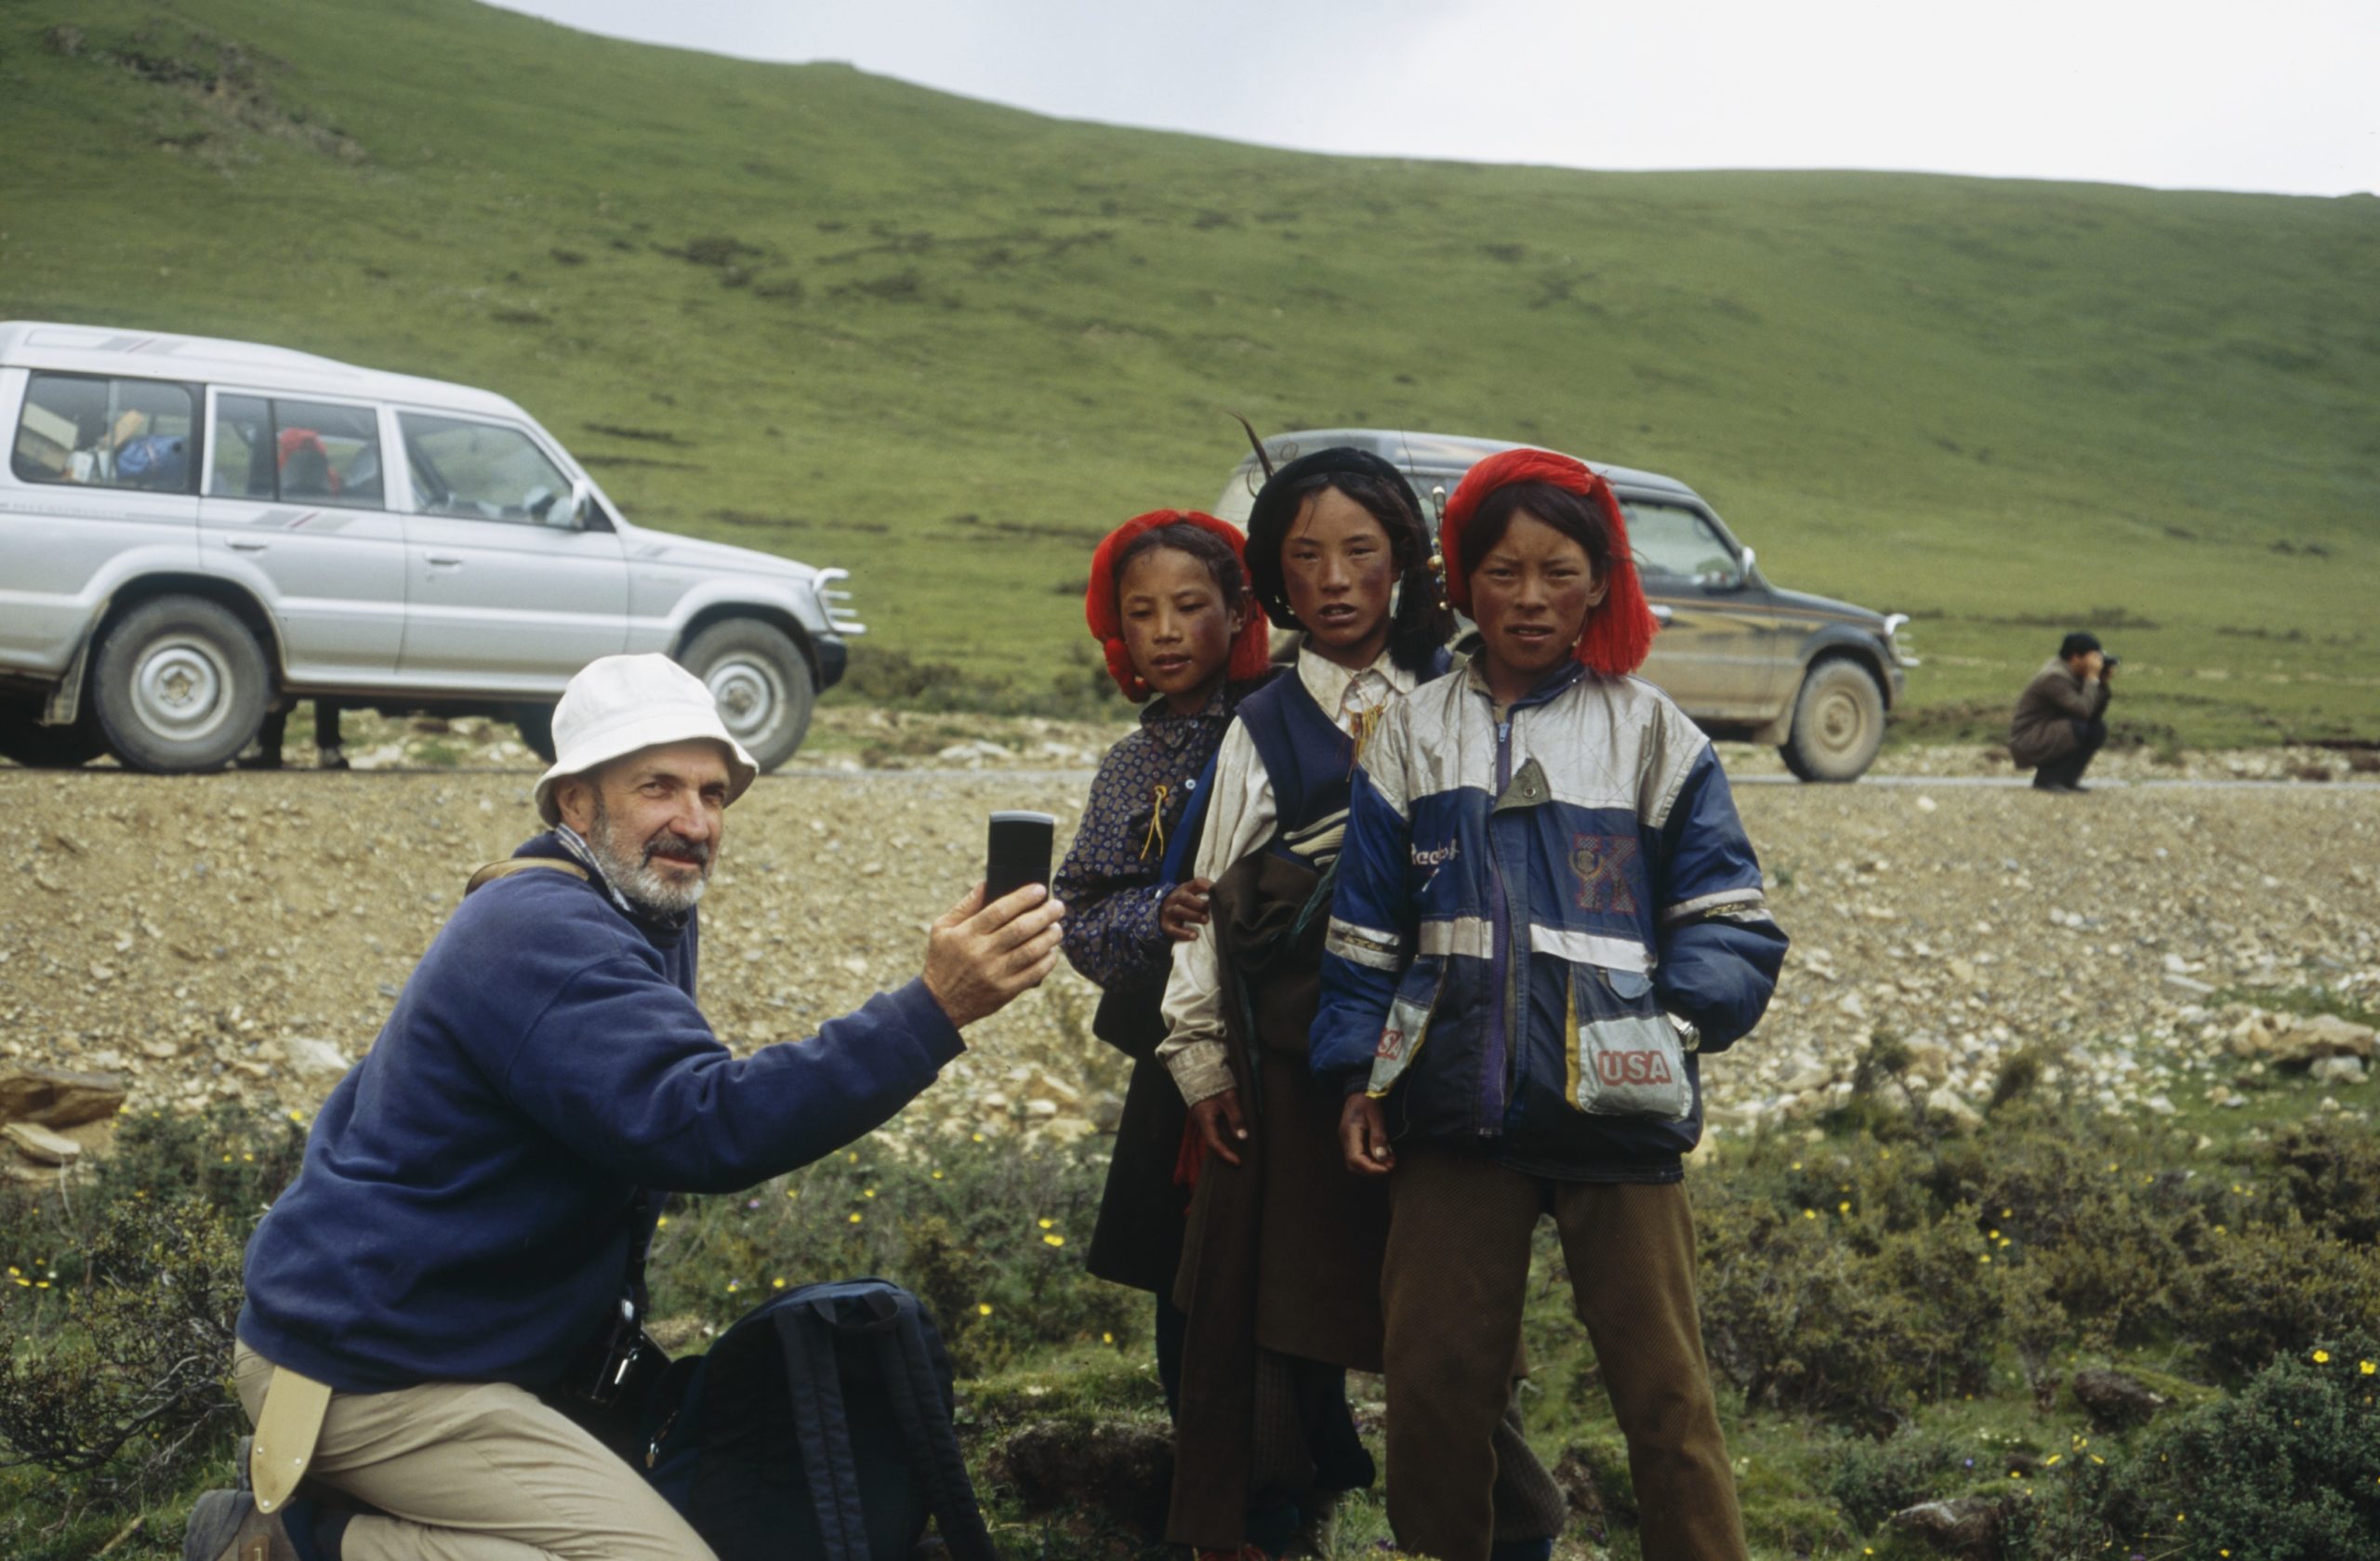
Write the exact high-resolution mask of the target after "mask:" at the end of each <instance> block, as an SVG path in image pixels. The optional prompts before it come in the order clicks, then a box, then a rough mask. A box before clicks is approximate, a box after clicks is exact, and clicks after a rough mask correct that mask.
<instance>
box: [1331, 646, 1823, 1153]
mask: <svg viewBox="0 0 2380 1561" xmlns="http://www.w3.org/2000/svg"><path fill="white" fill-rule="evenodd" d="M1331 909H1332V915H1331V920H1330V933H1329V944H1328V953H1327V955H1326V957H1325V959H1324V960H1323V971H1322V1003H1321V1009H1320V1012H1319V1013H1318V1014H1317V1016H1316V1020H1315V1027H1314V1032H1313V1037H1312V1049H1311V1053H1310V1055H1311V1057H1312V1060H1313V1065H1314V1067H1315V1070H1316V1073H1318V1074H1320V1075H1322V1076H1323V1077H1324V1078H1326V1079H1327V1080H1329V1082H1331V1083H1333V1084H1335V1085H1337V1086H1338V1087H1339V1088H1341V1089H1342V1091H1345V1092H1347V1093H1350V1094H1352V1093H1354V1092H1355V1091H1356V1090H1359V1089H1369V1091H1371V1092H1372V1093H1373V1094H1374V1095H1376V1096H1382V1097H1385V1099H1386V1100H1387V1103H1388V1107H1387V1109H1388V1118H1389V1123H1390V1130H1391V1132H1392V1134H1393V1136H1395V1138H1397V1139H1398V1140H1400V1141H1419V1142H1425V1143H1434V1144H1446V1145H1449V1146H1456V1147H1462V1148H1467V1149H1471V1150H1474V1151H1476V1152H1480V1153H1485V1154H1488V1155H1490V1156H1492V1157H1494V1158H1497V1159H1498V1160H1500V1161H1502V1162H1503V1163H1505V1164H1508V1165H1511V1166H1513V1167H1514V1168H1515V1169H1517V1170H1522V1171H1528V1172H1530V1173H1531V1174H1535V1175H1542V1176H1551V1177H1557V1178H1564V1179H1568V1180H1582V1181H1637V1182H1666V1181H1674V1180H1676V1179H1677V1178H1678V1177H1679V1176H1680V1175H1681V1174H1682V1173H1683V1169H1682V1166H1681V1163H1680V1157H1681V1156H1682V1155H1684V1154H1685V1153H1686V1152H1687V1151H1689V1150H1691V1149H1692V1148H1693V1147H1694V1146H1695V1144H1697V1143H1698V1142H1699V1141H1700V1138H1701V1131H1702V1091H1701V1080H1700V1074H1699V1067H1698V1060H1697V1052H1698V1051H1699V1052H1700V1053H1709V1052H1718V1051H1723V1050H1725V1049H1726V1047H1727V1046H1729V1045H1731V1044H1733V1043H1734V1042H1735V1041H1736V1040H1737V1039H1738V1038H1739V1037H1741V1036H1743V1035H1744V1034H1746V1033H1747V1032H1748V1031H1750V1030H1751V1029H1752V1025H1754V1024H1756V1023H1758V1021H1759V1019H1760V1016H1761V1013H1762V1012H1763V1011H1764V1010H1765V1009H1766V1007H1767V1006H1768V998H1769V994H1770V992H1771V991H1772V990H1774V988H1775V986H1776V982H1777V972H1778V966H1779V965H1781V964H1782V963H1783V961H1784V957H1785V946H1786V938H1785V933H1784V932H1783V931H1782V930H1781V929H1780V928H1778V925H1777V923H1776V921H1775V919H1773V918H1771V917H1770V915H1769V914H1768V910H1767V906H1766V902H1765V897H1764V896H1763V894H1762V892H1761V873H1760V863H1759V861H1758V860H1757V859H1756V858H1755V857H1754V856H1753V854H1752V842H1751V841H1750V840H1747V839H1746V838H1745V835H1744V830H1743V825H1742V824H1741V822H1740V821H1739V820H1738V818H1737V816H1736V808H1735V801H1734V799H1733V797H1732V795H1731V794H1730V793H1729V791H1728V787H1727V777H1726V772H1724V771H1723V770H1722V769H1721V768H1720V767H1719V762H1718V758H1717V756H1716V755H1715V754H1714V753H1713V752H1712V747H1711V742H1710V739H1709V738H1708V737H1706V736H1704V735H1703V734H1702V733H1701V732H1700V731H1699V729H1698V728H1697V727H1696V726H1695V725H1694V723H1693V722H1692V721H1689V720H1687V719H1686V715H1685V713H1684V712H1683V711H1681V710H1680V709H1678V708H1677V707H1676V706H1675V705H1673V704H1672V703H1671V702H1670V700H1669V698H1668V697H1667V696H1666V695H1663V694H1662V693H1661V692H1660V691H1659V689H1657V688H1655V687H1654V686H1653V685H1652V684H1650V683H1648V682H1646V681H1643V680H1642V679H1639V678H1610V677H1604V676H1601V675H1598V674H1596V673H1593V672H1590V671H1588V670H1587V669H1585V668H1582V667H1580V666H1578V665H1577V664H1575V663H1570V664H1566V665H1565V667H1564V668H1562V669H1561V670H1560V671H1558V672H1555V673H1553V674H1551V675H1549V676H1548V678H1547V679H1546V681H1544V682H1543V683H1541V684H1540V685H1539V687H1538V688H1537V689H1536V690H1535V691H1533V692H1532V693H1530V694H1529V695H1527V697H1526V698H1523V699H1520V700H1518V701H1515V702H1514V704H1513V706H1512V707H1511V708H1509V709H1508V710H1507V711H1506V712H1505V713H1504V720H1503V721H1502V722H1501V724H1500V723H1499V722H1498V721H1497V720H1496V714H1495V709H1494V706H1493V703H1492V701H1491V699H1490V697H1489V695H1488V689H1487V685H1486V682H1485V681H1484V680H1483V678H1482V677H1481V675H1480V674H1479V672H1478V671H1477V670H1476V669H1475V668H1463V669H1461V670H1458V671H1457V672H1455V673H1453V674H1451V675H1449V676H1448V677H1444V678H1440V679H1438V680H1437V681H1435V682H1432V683H1430V684H1428V685H1426V686H1424V687H1422V688H1420V689H1417V690H1416V691H1414V693H1413V695H1411V696H1410V697H1409V698H1408V699H1407V700H1405V701H1404V702H1402V703H1401V704H1399V705H1398V706H1397V707H1396V708H1395V709H1393V710H1392V711H1390V712H1389V714H1388V716H1387V718H1386V721H1385V722H1384V724H1383V725H1382V730H1381V731H1380V732H1379V734H1377V735H1375V736H1374V738H1373V739H1372V743H1371V745H1370V747H1369V750H1368V751H1367V752H1366V754H1365V756H1364V762H1363V769H1362V773H1361V774H1358V775H1357V777H1356V780H1355V797H1354V800H1353V802H1352V803H1351V806H1350V812H1349V816H1348V823H1347V836H1346V843H1345V846H1344V849H1343V852H1342V855H1341V857H1340V860H1339V880H1338V886H1337V890H1336V893H1335V896H1334V898H1333V900H1332V906H1331ZM1677 1021H1684V1022H1685V1023H1684V1025H1679V1024H1677V1023H1676V1022H1677ZM1686 1026H1691V1028H1690V1029H1688V1028H1687V1027H1686ZM1696 1032H1699V1035H1698V1034H1697V1033H1696ZM1679 1074H1683V1076H1684V1077H1683V1079H1682V1081H1680V1080H1679V1079H1678V1078H1677V1075H1679ZM1599 1076H1600V1082H1601V1083H1602V1084H1607V1085H1611V1086H1617V1087H1616V1088H1609V1089H1599V1088H1598V1087H1597V1086H1598V1081H1599ZM1647 1082H1650V1083H1653V1084H1656V1085H1659V1086H1663V1087H1666V1094H1664V1091H1662V1090H1656V1091H1653V1093H1654V1094H1655V1095H1660V1096H1663V1098H1666V1099H1669V1100H1670V1101H1672V1102H1673V1104H1672V1105H1667V1106H1664V1107H1662V1108H1659V1109H1658V1110H1656V1111H1654V1112H1651V1113H1649V1114H1646V1113H1645V1112H1642V1111H1639V1110H1634V1109H1631V1103H1632V1102H1641V1100H1642V1099H1644V1098H1646V1091H1643V1090H1641V1089H1639V1088H1637V1086H1640V1085H1644V1084H1646V1083H1647ZM1582 1102H1583V1103H1584V1105H1582ZM1615 1103H1618V1104H1617V1105H1615Z"/></svg>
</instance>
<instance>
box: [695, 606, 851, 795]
mask: <svg viewBox="0 0 2380 1561" xmlns="http://www.w3.org/2000/svg"><path fill="white" fill-rule="evenodd" d="M678 662H679V664H680V665H681V666H682V667H684V668H686V669H687V670H688V671H690V672H692V673H693V674H694V676H695V677H697V678H700V679H701V680H702V681H704V682H705V683H706V684H707V685H708V686H709V688H710V692H711V695H712V697H713V698H715V699H717V700H718V701H719V719H720V720H721V721H724V722H726V723H727V730H728V731H729V733H731V734H733V735H734V738H735V740H736V741H737V742H739V743H741V744H743V745H744V751H745V752H747V753H748V754H750V755H751V756H752V762H754V763H755V764H758V765H759V766H760V773H761V774H768V772H770V771H771V770H774V769H775V768H776V767H777V766H778V765H780V764H782V763H784V762H785V761H787V760H788V759H791V758H792V757H793V754H794V750H795V749H796V748H799V747H801V739H802V738H803V737H805V736H807V735H809V733H810V710H811V707H812V706H813V705H815V704H816V703H817V701H818V683H817V680H816V679H815V678H813V676H812V675H811V672H810V662H809V659H808V658H807V657H805V656H804V655H802V654H801V649H800V646H798V645H796V644H795V643H794V642H793V641H792V640H791V639H790V638H789V637H787V634H786V633H785V631H784V630H782V629H779V628H774V627H773V626H772V625H769V624H765V623H762V622H760V620H759V619H757V618H730V619H728V620H727V621H726V622H724V623H715V624H713V625H711V626H710V627H709V628H706V629H704V630H703V631H702V632H701V633H700V634H697V635H695V636H694V639H692V640H691V641H689V642H687V643H686V646H685V648H684V649H683V650H681V651H680V652H679V653H678Z"/></svg>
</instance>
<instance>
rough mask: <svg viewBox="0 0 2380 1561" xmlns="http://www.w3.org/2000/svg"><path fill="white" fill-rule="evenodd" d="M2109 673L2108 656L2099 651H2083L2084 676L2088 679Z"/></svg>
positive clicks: (2102, 676)
mask: <svg viewBox="0 0 2380 1561" xmlns="http://www.w3.org/2000/svg"><path fill="white" fill-rule="evenodd" d="M2107 675H2108V658H2107V657H2106V656H2105V655H2102V654H2101V653H2099V652H2097V651H2084V652H2083V677H2084V678H2086V679H2088V678H2104V677H2106V676H2107Z"/></svg>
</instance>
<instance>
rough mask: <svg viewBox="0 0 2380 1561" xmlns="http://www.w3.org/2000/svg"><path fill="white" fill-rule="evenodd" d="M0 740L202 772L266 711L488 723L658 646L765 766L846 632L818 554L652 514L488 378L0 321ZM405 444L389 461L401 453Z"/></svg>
mask: <svg viewBox="0 0 2380 1561" xmlns="http://www.w3.org/2000/svg"><path fill="white" fill-rule="evenodd" d="M0 428H6V429H7V430H9V457H8V460H7V464H6V466H5V467H0V754H6V755H7V756H8V757H9V758H12V759H15V760H17V761H19V762H20V763H48V764H79V763H82V762H84V761H86V760H88V759H91V758H94V757H96V756H97V755H99V753H101V752H103V751H112V752H113V753H114V754H115V755H116V757H117V758H119V759H120V760H122V761H124V762H125V763H126V764H128V765H132V766H134V767H136V768H139V769H143V770H153V771H160V772H181V771H192V770H211V769H215V768H218V767H219V766H221V765H223V764H225V763H228V762H229V761H231V758H232V757H233V756H234V755H235V754H237V753H239V752H240V750H241V749H242V748H244V747H246V746H247V745H248V744H249V743H250V742H251V741H252V740H253V739H254V737H255V735H256V734H257V732H258V729H259V727H260V726H261V724H262V722H263V721H264V718H265V715H266V713H267V711H268V710H269V709H271V708H272V707H273V706H274V705H275V704H276V703H284V704H285V703H286V702H288V701H291V700H295V699H299V698H305V697H310V696H316V695H328V696H334V697H336V698H337V700H338V701H339V702H340V703H341V704H343V705H349V706H366V707H377V708H384V709H389V710H392V711H393V710H423V711H436V712H440V713H449V714H453V713H483V714H500V715H503V716H505V717H508V718H509V719H511V720H513V721H516V722H518V723H519V725H520V727H521V731H522V737H523V738H524V739H525V740H526V741H527V742H528V743H529V746H530V747H533V748H536V749H537V750H538V751H540V752H547V751H549V749H550V747H551V743H552V738H551V734H550V731H549V724H548V722H549V717H550V715H551V712H552V707H553V701H554V699H555V698H556V696H558V695H560V694H561V692H562V685H563V684H564V683H565V682H566V681H569V678H570V676H571V674H572V673H574V672H575V671H576V670H577V669H578V668H581V667H583V666H585V665H586V664H587V663H588V662H589V661H591V660H593V659H594V658H595V657H597V656H600V655H612V654H614V653H615V652H622V651H666V652H668V654H669V655H673V656H675V657H676V658H677V659H678V660H679V661H681V662H682V663H684V664H685V665H686V666H687V667H688V668H692V669H693V670H694V672H695V674H696V675H698V676H700V677H701V678H702V679H703V680H704V681H706V682H707V683H708V684H709V685H710V687H711V690H712V692H713V693H714V694H716V695H718V696H719V704H720V710H721V714H722V715H723V716H724V717H725V719H726V721H727V723H728V726H729V728H730V729H731V730H732V731H734V734H735V735H736V737H737V739H738V740H739V741H741V742H742V743H743V744H744V746H745V747H747V748H748V749H749V750H751V753H752V755H753V757H754V758H755V759H757V760H759V761H760V766H761V767H762V768H763V769H767V768H771V767H773V766H774V765H776V764H779V763H782V762H783V761H785V760H786V759H787V757H789V756H790V755H791V754H792V753H793V751H794V749H795V748H797V747H800V744H801V739H802V735H803V734H804V733H805V732H806V731H807V729H808V727H809V724H810V710H811V706H812V703H813V700H814V699H815V698H816V695H817V692H818V690H820V689H822V688H826V687H827V686H829V685H831V684H833V683H834V682H835V681H836V680H837V679H839V678H840V677H841V676H842V672H843V668H844V664H845V662H846V660H847V657H848V652H847V650H846V646H845V641H846V639H847V638H848V637H849V636H852V635H854V634H858V633H861V632H863V629H862V627H861V626H860V625H859V624H858V623H857V622H855V621H853V619H852V617H851V616H850V615H849V613H848V611H847V610H846V608H845V606H844V603H845V602H846V601H847V593H846V592H844V591H842V590H840V589H836V587H837V582H838V581H840V579H842V578H843V575H844V572H843V571H842V570H840V569H818V568H813V567H812V566H810V565H808V564H804V563H797V562H793V561H792V560H789V559H783V558H778V557H775V556H774V555H772V554H768V553H761V552H755V551H752V550H750V549H744V548H731V547H727V546H724V545H722V544H720V543H715V542H701V541H694V540H692V539H689V538H687V537H682V536H669V535H668V534H666V533H662V532H655V531H646V530H643V529H642V528H641V527H638V526H634V525H631V524H629V523H628V522H627V521H626V520H624V519H622V518H621V516H620V513H619V511H618V509H616V508H615V506H614V505H613V504H612V503H611V501H610V500H609V499H608V498H607V497H605V496H604V495H603V493H602V489H601V488H599V487H598V486H597V485H596V484H595V483H594V482H593V481H592V480H590V479H589V478H588V476H587V474H586V472H585V470H583V469H582V468H581V467H580V466H579V465H578V463H577V462H575V461H574V460H573V459H572V458H571V456H570V453H569V452H568V451H566V450H564V449H563V448H562V444H561V443H559V442H558V441H556V440H555V439H554V437H553V436H552V435H551V434H549V433H548V432H547V431H546V430H544V429H543V428H540V427H539V426H538V424H537V422H536V419H535V418H533V417H530V416H529V415H528V414H527V413H525V412H523V411H522V410H521V408H520V407H518V406H516V405H514V404H513V403H511V402H509V401H507V400H506V399H504V398H503V397H502V396H499V395H495V394H492V393H490V392H489V391H486V390H471V389H469V388H468V387H465V386H460V385H448V384H443V383H440V382H438V381H436V380H430V379H416V378H413V377H408V376H404V375H397V374H386V373H381V372H378V371H376V370H372V369H365V368H356V367H352V366H350V365H349V364H340V363H334V362H332V361H330V360H329V359H326V358H317V357H313V356H311V355H310V354H307V353H303V352H293V351H287V350H285V349H282V348H277V347H264V346H258V345H254V344H251V343H247V342H237V341H216V340H209V339H206V338H205V337H186V336H163V335H156V334H152V333H147V332H139V331H117V330H106V329H95V328H91V327H86V326H77V325H55V324H26V323H0ZM400 456H401V457H402V458H399V457H400Z"/></svg>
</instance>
